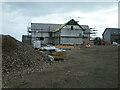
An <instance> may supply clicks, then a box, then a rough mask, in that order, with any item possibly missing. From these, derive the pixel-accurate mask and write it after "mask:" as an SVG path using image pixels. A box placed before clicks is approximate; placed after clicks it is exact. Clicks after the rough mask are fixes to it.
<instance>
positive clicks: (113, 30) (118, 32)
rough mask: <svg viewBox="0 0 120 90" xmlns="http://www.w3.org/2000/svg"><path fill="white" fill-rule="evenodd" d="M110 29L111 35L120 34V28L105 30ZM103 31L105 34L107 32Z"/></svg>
mask: <svg viewBox="0 0 120 90" xmlns="http://www.w3.org/2000/svg"><path fill="white" fill-rule="evenodd" d="M106 30H108V31H109V32H110V34H111V35H120V28H106V29H105V31H106ZM105 31H104V32H103V34H104V33H105Z"/></svg>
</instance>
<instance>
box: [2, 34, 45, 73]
mask: <svg viewBox="0 0 120 90" xmlns="http://www.w3.org/2000/svg"><path fill="white" fill-rule="evenodd" d="M2 58H3V60H2V72H3V75H4V74H8V73H10V72H13V71H20V70H23V69H26V68H30V67H35V66H40V65H42V64H43V63H44V62H45V61H47V57H46V56H45V55H44V54H42V53H41V52H39V51H37V50H35V49H34V48H33V47H32V46H30V45H27V44H25V43H22V42H20V41H18V40H16V39H15V38H13V37H11V36H9V35H2Z"/></svg>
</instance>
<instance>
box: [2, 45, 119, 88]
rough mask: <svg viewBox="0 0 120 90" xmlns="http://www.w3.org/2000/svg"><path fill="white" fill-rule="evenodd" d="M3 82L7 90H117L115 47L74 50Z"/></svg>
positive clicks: (15, 74)
mask: <svg viewBox="0 0 120 90" xmlns="http://www.w3.org/2000/svg"><path fill="white" fill-rule="evenodd" d="M30 70H31V69H30ZM4 82H5V83H4V85H3V86H4V87H9V88H117V87H118V47H116V46H92V47H91V48H84V47H82V48H80V49H79V48H74V49H72V50H69V51H67V56H66V59H65V60H64V61H59V62H57V61H56V62H53V63H50V62H48V63H46V67H43V68H41V67H39V66H38V67H36V68H34V69H32V70H31V71H29V69H25V70H24V71H22V72H17V73H15V72H14V73H11V74H10V75H9V77H7V76H6V77H5V78H4Z"/></svg>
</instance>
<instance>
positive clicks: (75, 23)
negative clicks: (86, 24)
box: [53, 19, 84, 32]
mask: <svg viewBox="0 0 120 90" xmlns="http://www.w3.org/2000/svg"><path fill="white" fill-rule="evenodd" d="M65 25H78V26H79V27H80V28H81V29H82V30H84V29H83V28H82V27H81V26H80V25H79V24H78V23H77V22H76V21H75V20H74V19H71V20H70V21H68V22H67V23H64V24H62V25H61V26H60V27H58V28H57V29H56V30H54V31H53V32H57V31H59V30H61V29H62V28H63V27H64V26H65Z"/></svg>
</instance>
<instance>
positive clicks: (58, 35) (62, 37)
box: [22, 19, 90, 48]
mask: <svg viewBox="0 0 120 90" xmlns="http://www.w3.org/2000/svg"><path fill="white" fill-rule="evenodd" d="M89 40H90V28H89V26H88V25H79V24H78V21H75V20H74V19H71V20H70V21H68V22H66V23H64V24H47V23H31V27H28V35H23V37H22V41H23V42H27V43H29V44H32V45H33V46H34V47H35V48H39V47H41V45H44V44H52V45H73V44H74V43H76V44H77V45H79V44H83V43H84V42H86V41H89Z"/></svg>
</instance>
